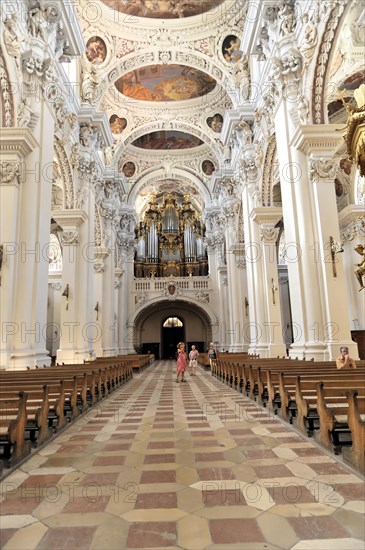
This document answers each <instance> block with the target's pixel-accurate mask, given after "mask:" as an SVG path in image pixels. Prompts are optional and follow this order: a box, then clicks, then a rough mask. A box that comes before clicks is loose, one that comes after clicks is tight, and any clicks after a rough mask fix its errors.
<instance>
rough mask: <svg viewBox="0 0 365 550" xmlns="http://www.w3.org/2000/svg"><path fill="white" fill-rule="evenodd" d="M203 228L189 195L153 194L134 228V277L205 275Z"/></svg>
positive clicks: (206, 266)
mask: <svg viewBox="0 0 365 550" xmlns="http://www.w3.org/2000/svg"><path fill="white" fill-rule="evenodd" d="M204 236H205V227H204V224H203V222H202V220H201V218H200V215H199V214H198V212H197V211H196V210H195V209H194V208H193V206H192V204H191V202H190V196H189V195H188V194H185V195H184V196H183V197H182V196H181V195H174V194H172V193H167V194H165V195H160V196H159V197H158V198H157V197H156V194H155V193H152V194H151V196H150V200H149V203H148V206H147V209H146V210H145V213H144V216H143V218H142V219H140V221H139V223H138V224H137V227H136V240H137V244H136V256H135V276H136V277H155V276H157V277H170V276H174V277H184V276H189V275H194V276H199V275H202V276H205V275H207V273H208V262H207V255H206V251H205V247H204V244H203V239H204Z"/></svg>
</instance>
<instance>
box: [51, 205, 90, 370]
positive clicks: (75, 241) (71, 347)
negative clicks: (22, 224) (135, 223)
mask: <svg viewBox="0 0 365 550" xmlns="http://www.w3.org/2000/svg"><path fill="white" fill-rule="evenodd" d="M53 218H54V219H55V220H56V222H57V223H58V224H59V226H60V227H61V228H62V230H63V231H62V233H60V235H59V237H60V242H61V244H62V288H61V309H60V327H61V335H60V347H59V349H58V350H57V359H56V361H57V363H59V364H61V363H66V364H67V363H78V362H79V358H78V356H77V333H78V330H79V328H80V327H79V324H80V319H79V312H80V310H81V308H82V307H83V304H82V302H81V301H80V299H81V297H80V295H79V292H78V291H79V288H78V287H79V285H78V278H79V276H80V275H79V266H80V264H81V263H82V262H83V258H82V247H81V245H80V227H81V226H82V225H83V224H84V223H85V221H86V220H87V215H86V214H85V212H83V211H82V210H63V211H57V212H53ZM64 294H68V296H65V295H64Z"/></svg>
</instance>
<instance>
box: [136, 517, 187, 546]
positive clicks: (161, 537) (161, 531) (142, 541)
mask: <svg viewBox="0 0 365 550" xmlns="http://www.w3.org/2000/svg"><path fill="white" fill-rule="evenodd" d="M176 542H177V527H176V523H175V522H174V521H164V522H157V521H156V522H148V521H146V522H143V523H134V524H133V525H131V527H130V528H129V532H128V539H127V544H126V546H127V548H138V549H139V550H140V549H141V548H164V547H166V546H175V545H176Z"/></svg>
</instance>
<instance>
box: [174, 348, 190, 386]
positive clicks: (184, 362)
mask: <svg viewBox="0 0 365 550" xmlns="http://www.w3.org/2000/svg"><path fill="white" fill-rule="evenodd" d="M187 367H188V356H187V355H186V351H185V344H184V342H179V343H178V345H177V361H176V382H177V383H178V382H179V376H180V374H181V382H186V380H185V378H184V376H185V371H186V369H187Z"/></svg>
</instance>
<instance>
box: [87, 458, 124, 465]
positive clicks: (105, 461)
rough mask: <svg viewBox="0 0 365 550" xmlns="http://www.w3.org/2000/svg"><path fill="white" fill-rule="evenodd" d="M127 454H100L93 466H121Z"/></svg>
mask: <svg viewBox="0 0 365 550" xmlns="http://www.w3.org/2000/svg"><path fill="white" fill-rule="evenodd" d="M125 458H126V457H125V456H98V457H96V459H95V460H94V462H93V466H121V465H122V464H124V462H125Z"/></svg>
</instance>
